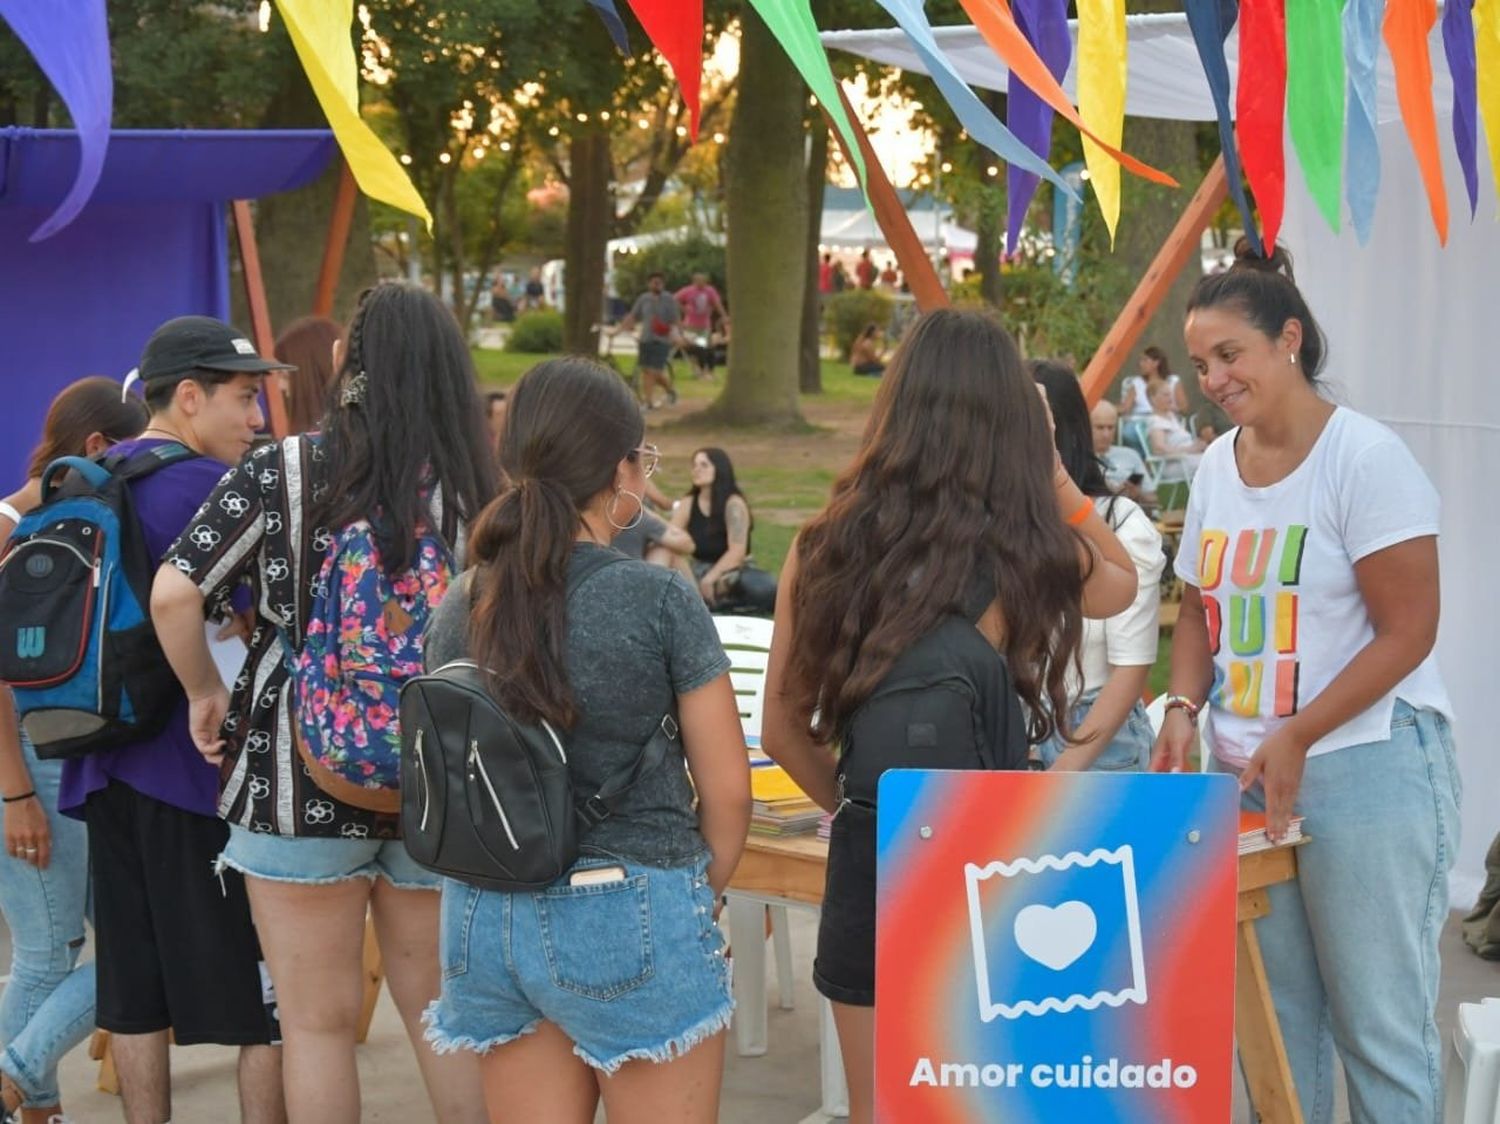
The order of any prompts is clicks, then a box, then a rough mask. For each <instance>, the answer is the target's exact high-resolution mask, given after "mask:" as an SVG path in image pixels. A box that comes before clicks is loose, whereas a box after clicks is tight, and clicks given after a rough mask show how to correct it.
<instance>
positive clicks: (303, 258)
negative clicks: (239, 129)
mask: <svg viewBox="0 0 1500 1124" xmlns="http://www.w3.org/2000/svg"><path fill="white" fill-rule="evenodd" d="M284 56H285V58H284V59H283V61H284V62H285V64H286V65H284V66H283V69H282V78H281V86H280V89H279V90H278V91H277V93H276V94H275V95H274V96H273V97H272V99H271V102H270V104H269V105H268V106H267V107H266V114H265V117H264V118H263V119H262V121H261V127H262V128H265V129H326V128H327V127H328V122H327V120H326V119H325V118H324V116H323V110H322V109H321V108H320V107H319V105H318V99H317V98H316V97H315V96H314V95H313V92H312V86H310V85H309V84H308V81H307V75H306V74H305V73H304V72H303V70H302V66H301V64H300V63H299V62H298V61H297V58H296V56H295V55H294V54H292V52H291V51H290V50H288V51H286V52H284ZM341 163H342V159H341V158H340V157H339V156H337V155H335V157H334V159H333V160H332V161H331V162H330V163H329V166H328V170H327V171H325V172H324V173H323V174H322V175H321V176H319V177H318V178H317V179H316V180H314V181H313V182H312V183H310V184H308V185H307V186H306V187H302V188H298V189H297V190H296V191H287V192H283V193H281V194H280V195H268V196H266V197H265V198H264V199H261V200H259V201H258V202H257V203H256V205H255V240H256V242H257V244H258V245H259V247H260V264H261V270H262V272H263V274H264V275H265V279H266V303H267V304H268V305H269V306H270V310H271V324H272V327H273V328H274V329H275V330H276V331H280V330H281V329H282V328H285V327H286V326H287V325H288V324H289V323H291V322H292V321H293V320H295V319H297V318H298V317H299V316H306V315H308V314H309V313H310V312H312V307H313V299H314V297H315V295H316V293H317V288H318V271H319V270H320V269H321V268H322V264H323V247H324V245H325V244H326V243H327V241H328V223H329V220H330V219H331V218H332V216H333V202H334V199H335V197H336V196H337V195H338V186H339V177H340V173H341ZM376 277H377V274H376V270H375V249H374V245H373V244H372V242H371V241H370V210H369V206H368V205H367V202H366V200H365V197H364V195H363V193H361V194H359V195H357V196H356V199H355V203H354V219H353V222H351V223H350V226H349V242H348V244H347V245H346V246H345V248H344V267H343V270H342V271H341V273H340V274H339V284H338V288H337V289H336V290H335V293H334V300H333V317H334V319H335V320H339V321H344V320H347V319H348V318H349V316H350V314H351V313H352V312H353V311H354V302H355V300H356V299H357V298H358V296H359V294H360V292H361V291H362V290H363V289H365V288H368V287H369V286H370V285H373V284H374V283H375V281H376ZM230 297H231V302H230V304H231V315H232V316H233V317H234V319H235V321H236V322H237V323H240V324H248V323H249V319H250V318H249V313H248V311H247V309H246V308H245V298H244V290H243V286H242V285H238V284H236V285H232V286H230Z"/></svg>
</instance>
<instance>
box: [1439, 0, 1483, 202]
mask: <svg viewBox="0 0 1500 1124" xmlns="http://www.w3.org/2000/svg"><path fill="white" fill-rule="evenodd" d="M1443 51H1444V52H1445V53H1446V54H1447V56H1448V73H1449V74H1451V75H1452V76H1453V144H1454V146H1455V147H1456V148H1457V149H1458V162H1459V165H1460V166H1461V167H1462V168H1463V170H1464V187H1465V188H1467V189H1468V192H1469V217H1470V218H1471V219H1472V218H1473V217H1474V214H1475V212H1476V211H1477V210H1478V209H1479V163H1478V159H1477V157H1476V155H1475V153H1476V151H1477V149H1478V147H1479V85H1478V82H1479V75H1478V72H1477V70H1476V69H1475V64H1474V0H1446V3H1445V4H1444V5H1443Z"/></svg>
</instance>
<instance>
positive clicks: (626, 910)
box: [423, 856, 734, 1074]
mask: <svg viewBox="0 0 1500 1124" xmlns="http://www.w3.org/2000/svg"><path fill="white" fill-rule="evenodd" d="M604 866H622V867H624V869H625V878H624V879H623V880H617V881H613V882H606V883H602V884H597V885H591V886H572V885H569V882H568V878H567V876H564V877H563V878H561V879H559V880H558V881H557V882H556V883H554V884H553V885H552V886H550V887H548V888H547V889H546V890H541V891H538V892H536V893H517V894H507V893H499V892H496V891H493V890H481V889H478V888H477V887H473V886H467V885H465V884H463V883H461V882H453V881H448V882H445V883H444V884H443V931H442V940H441V944H442V951H441V958H442V967H443V992H442V995H441V997H439V998H438V999H436V1000H434V1001H433V1003H432V1005H431V1006H429V1007H428V1008H427V1012H426V1014H425V1015H424V1016H423V1020H424V1021H425V1022H426V1024H427V1041H428V1042H430V1043H432V1047H433V1050H434V1051H435V1052H437V1053H440V1054H443V1053H451V1052H453V1051H455V1050H474V1051H477V1052H478V1053H481V1054H482V1053H486V1052H488V1051H489V1050H491V1049H493V1048H494V1047H496V1046H503V1045H504V1044H505V1043H507V1042H512V1041H514V1040H515V1039H517V1038H519V1037H521V1035H523V1034H530V1033H531V1032H532V1031H534V1030H536V1028H537V1027H538V1025H539V1024H540V1023H541V1021H542V1020H543V1019H547V1020H549V1021H551V1022H553V1023H555V1024H557V1026H558V1028H559V1029H560V1030H561V1031H562V1032H563V1033H564V1034H566V1035H567V1036H568V1037H569V1038H571V1039H572V1040H573V1052H574V1053H575V1054H577V1055H578V1056H579V1057H580V1058H582V1059H583V1060H584V1061H585V1062H587V1063H588V1064H589V1065H591V1066H593V1067H594V1068H595V1069H599V1070H602V1071H603V1072H604V1073H606V1074H611V1073H614V1072H615V1071H616V1070H618V1069H619V1068H620V1067H621V1066H622V1065H624V1064H625V1063H626V1062H628V1061H635V1060H649V1061H655V1062H666V1061H671V1060H672V1059H673V1058H676V1057H680V1056H681V1055H683V1054H685V1053H687V1052H688V1051H689V1050H691V1049H692V1048H693V1047H694V1046H696V1045H697V1044H698V1043H700V1042H702V1041H704V1040H706V1039H708V1038H710V1037H712V1036H713V1035H715V1034H717V1033H719V1032H720V1031H722V1030H724V1029H725V1028H726V1027H728V1026H729V1018H730V1014H731V1013H732V1012H733V1010H734V1000H733V999H732V998H731V997H730V992H729V972H728V968H727V966H726V964H725V962H724V938H723V936H722V935H721V934H720V932H719V927H718V926H717V925H716V924H715V923H714V917H713V912H714V894H713V890H712V889H711V888H710V887H709V884H708V878H707V876H706V874H705V871H706V869H707V866H708V862H707V859H706V858H703V859H700V860H699V861H698V862H697V863H695V864H694V865H692V866H686V867H676V868H662V867H653V866H642V865H640V864H638V863H631V862H619V861H618V860H613V859H608V858H599V857H596V856H589V857H587V858H583V859H580V860H579V861H578V862H577V863H576V864H574V866H573V870H575V871H576V870H586V869H589V868H594V867H604Z"/></svg>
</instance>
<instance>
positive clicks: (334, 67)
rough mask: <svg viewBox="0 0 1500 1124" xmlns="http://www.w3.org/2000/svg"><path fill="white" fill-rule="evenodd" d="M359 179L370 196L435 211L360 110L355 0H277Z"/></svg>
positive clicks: (425, 215)
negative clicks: (351, 27)
mask: <svg viewBox="0 0 1500 1124" xmlns="http://www.w3.org/2000/svg"><path fill="white" fill-rule="evenodd" d="M276 6H277V7H278V8H279V9H280V10H281V18H282V19H284V20H285V21H286V26H287V31H289V32H290V33H291V36H292V46H294V47H295V48H296V49H297V58H298V59H300V60H301V61H302V69H303V70H305V71H306V72H307V80H308V81H309V82H311V83H312V88H313V93H314V94H316V95H317V97H318V104H319V105H321V106H322V107H323V113H324V115H325V116H326V117H327V118H328V124H329V126H330V127H331V128H332V129H333V135H334V138H335V139H336V140H337V141H338V142H339V148H340V149H341V150H342V151H343V153H344V160H345V161H346V162H347V163H348V165H349V170H350V171H351V172H353V173H354V179H355V182H357V183H358V184H359V188H360V190H361V191H363V192H364V193H365V194H366V195H368V196H369V197H370V198H371V199H379V200H380V201H381V202H382V203H389V204H390V205H391V206H392V207H395V208H397V209H398V210H402V211H406V212H407V213H408V214H413V215H416V216H417V217H418V218H420V219H421V220H422V221H423V222H424V223H426V224H427V229H428V230H431V229H432V215H431V213H430V212H429V211H428V210H427V205H426V204H425V203H423V202H422V197H421V196H420V195H418V194H417V189H416V187H415V185H413V183H412V182H411V177H410V176H408V175H407V174H406V172H405V170H404V169H403V168H402V167H401V165H400V164H399V163H398V162H397V160H396V158H395V157H394V156H392V155H391V152H390V150H389V149H388V148H386V147H385V145H384V144H382V143H381V141H380V138H379V137H377V136H376V135H375V133H374V131H373V130H372V129H371V128H370V126H368V125H366V124H365V123H364V121H363V120H362V119H361V118H360V115H359V64H358V62H357V61H356V60H355V57H354V39H353V37H352V35H351V34H350V26H351V25H352V24H353V22H354V0H276Z"/></svg>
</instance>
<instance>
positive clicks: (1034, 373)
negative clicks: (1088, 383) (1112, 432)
mask: <svg viewBox="0 0 1500 1124" xmlns="http://www.w3.org/2000/svg"><path fill="white" fill-rule="evenodd" d="M1027 366H1028V367H1029V368H1030V370H1031V377H1032V378H1034V379H1036V381H1037V382H1038V383H1039V384H1040V385H1041V388H1042V389H1043V390H1044V391H1046V392H1047V405H1048V406H1050V407H1051V408H1052V424H1053V427H1054V428H1053V432H1052V437H1053V440H1054V441H1055V442H1056V444H1057V455H1058V456H1059V457H1060V458H1061V459H1062V466H1063V468H1065V469H1066V470H1067V473H1068V475H1069V476H1071V477H1072V478H1073V483H1075V484H1077V485H1078V490H1079V491H1080V492H1082V493H1083V494H1084V495H1086V496H1112V495H1114V492H1113V491H1111V490H1110V487H1109V482H1108V481H1106V480H1105V479H1104V466H1103V465H1102V464H1101V463H1100V461H1099V455H1098V454H1097V453H1095V452H1094V426H1093V422H1092V421H1091V420H1090V419H1089V407H1088V403H1087V402H1085V401H1084V399H1083V388H1082V387H1080V386H1079V385H1078V376H1077V375H1076V374H1074V373H1073V368H1071V367H1069V366H1068V365H1067V364H1066V363H1059V362H1058V361H1057V360H1055V359H1033V360H1031V361H1030V362H1029V363H1027Z"/></svg>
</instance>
